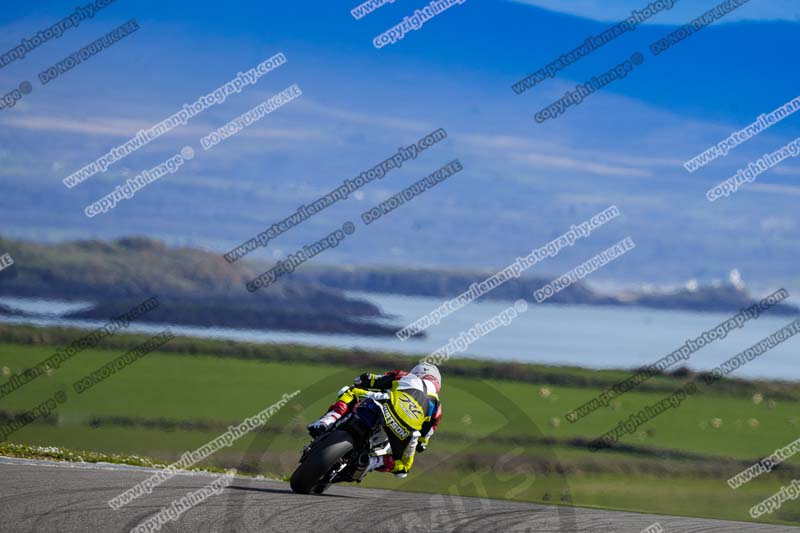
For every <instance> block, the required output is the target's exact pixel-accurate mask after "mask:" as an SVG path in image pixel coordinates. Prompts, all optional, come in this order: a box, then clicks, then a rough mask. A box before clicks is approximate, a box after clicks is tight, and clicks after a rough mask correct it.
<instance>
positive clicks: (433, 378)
mask: <svg viewBox="0 0 800 533" xmlns="http://www.w3.org/2000/svg"><path fill="white" fill-rule="evenodd" d="M411 373H412V374H414V375H415V376H417V377H418V378H420V379H424V380H427V381H430V382H431V383H433V386H434V387H435V388H436V394H439V391H440V390H441V388H442V375H441V374H440V373H439V369H438V368H437V367H436V365H434V364H432V363H419V364H418V365H417V366H415V367H414V368H412V369H411Z"/></svg>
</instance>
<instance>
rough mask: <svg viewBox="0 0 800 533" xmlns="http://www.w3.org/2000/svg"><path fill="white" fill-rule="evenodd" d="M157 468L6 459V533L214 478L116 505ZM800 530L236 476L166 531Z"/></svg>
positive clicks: (144, 509) (70, 526)
mask: <svg viewBox="0 0 800 533" xmlns="http://www.w3.org/2000/svg"><path fill="white" fill-rule="evenodd" d="M154 471H155V470H153V469H147V468H139V467H126V466H120V465H107V464H86V463H62V462H51V461H33V460H26V459H11V458H0V532H3V533H5V532H15V533H16V532H29V531H30V532H34V531H35V532H51V531H53V532H56V531H57V532H62V533H73V532H81V533H83V532H103V533H105V532H129V531H131V530H132V529H133V528H135V527H136V526H137V525H139V524H141V523H143V522H145V521H146V520H147V519H148V518H150V517H152V516H154V515H156V514H157V513H158V512H159V511H160V510H161V508H162V507H165V506H169V505H170V504H171V502H172V501H174V500H177V499H179V498H181V497H183V496H186V494H187V493H189V492H192V491H195V490H197V489H199V488H201V487H204V486H206V485H208V484H210V483H211V482H212V481H214V479H215V478H217V477H218V476H217V475H213V474H207V473H186V474H180V475H177V476H175V477H174V478H173V479H170V480H168V481H167V482H165V483H164V484H163V485H161V486H159V487H156V488H155V489H153V491H152V493H151V494H146V495H144V496H142V497H141V498H138V499H136V500H134V501H132V502H130V503H129V504H127V505H125V506H124V507H122V508H121V509H119V510H116V511H115V510H112V509H111V508H110V507H109V505H108V503H107V502H108V500H109V499H111V498H113V497H115V496H117V495H119V494H120V493H121V492H123V491H125V490H127V489H129V488H131V487H132V486H133V485H135V484H136V483H139V482H140V481H142V480H144V479H145V478H147V477H149V476H150V475H151V474H152V473H153V472H154ZM656 523H658V524H660V526H661V528H662V529H663V531H664V532H665V533H673V532H675V533H678V532H687V533H688V532H692V533H701V532H731V531H741V532H745V531H746V532H750V531H753V532H779V531H793V532H798V531H800V528H795V527H786V526H766V525H758V524H752V523H747V522H727V521H720V520H706V519H699V518H682V517H673V516H663V515H648V514H638V513H632V512H622V511H607V510H598V509H586V508H573V507H565V506H556V505H553V506H548V505H537V504H530V503H521V502H511V501H502V500H484V499H479V498H464V497H452V496H446V497H445V496H438V495H432V494H422V493H409V492H394V491H387V490H376V489H363V488H359V487H357V486H353V485H340V486H334V487H331V488H330V489H329V491H328V492H326V493H325V495H323V496H302V495H297V494H294V493H292V491H291V489H290V488H289V485H288V483H283V482H280V481H273V480H266V479H254V478H250V477H244V476H237V477H235V478H234V479H233V481H232V483H231V484H230V485H229V486H228V487H226V488H225V489H224V490H223V491H222V494H220V495H217V496H212V497H211V498H209V499H208V500H206V501H204V502H202V503H200V504H198V505H196V506H194V507H192V508H191V509H189V510H188V511H186V512H185V513H183V514H181V515H180V516H179V517H178V518H177V520H175V521H170V522H167V523H165V524H163V526H162V527H161V529H159V531H163V532H171V533H172V532H192V533H198V532H202V533H204V532H225V533H228V532H273V531H274V532H292V533H299V532H307V531H313V532H328V531H331V532H337V533H338V532H341V533H357V532H362V531H364V532H366V531H370V532H376V533H382V532H397V533H399V532H405V531H408V532H412V531H413V532H421V531H437V532H439V531H442V532H462V533H473V532H474V533H478V532H485V531H509V532H524V531H528V532H563V533H567V532H573V531H586V532H630V533H639V532H641V531H642V530H643V529H645V528H647V527H649V526H652V525H654V524H656Z"/></svg>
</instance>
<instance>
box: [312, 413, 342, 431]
mask: <svg viewBox="0 0 800 533" xmlns="http://www.w3.org/2000/svg"><path fill="white" fill-rule="evenodd" d="M340 418H342V415H341V414H340V413H337V412H336V411H328V412H327V413H325V414H324V415H322V418H320V419H319V420H317V421H316V422H312V423H310V424H309V425H308V426H307V427H308V432H309V433H311V436H312V437H316V436H317V435H321V434H323V433H325V432H326V431H328V430H329V429H330V428H331V427H332V426H333V425H334V424H335V423H336V421H337V420H339V419H340Z"/></svg>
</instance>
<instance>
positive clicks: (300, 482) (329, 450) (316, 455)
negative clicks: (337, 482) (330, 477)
mask: <svg viewBox="0 0 800 533" xmlns="http://www.w3.org/2000/svg"><path fill="white" fill-rule="evenodd" d="M354 447H355V444H354V443H353V438H352V437H351V436H350V434H349V433H347V432H345V431H341V430H338V431H334V432H333V433H332V434H331V435H330V436H329V437H327V438H326V439H325V440H323V441H322V442H320V443H319V444H317V446H315V447H314V449H313V450H311V453H309V454H308V456H307V457H306V458H305V460H304V461H303V462H302V463H300V466H298V467H297V469H296V470H295V471H294V473H293V474H292V477H291V479H290V480H289V484H290V485H291V487H292V490H293V491H294V492H296V493H298V494H310V493H312V492H315V493H316V494H319V493H321V492H322V491H319V492H317V491H315V490H314V489H315V488H316V487H317V485H319V482H320V480H322V477H323V476H324V475H325V474H327V473H328V472H329V471H330V469H331V467H332V466H333V465H334V464H335V463H336V461H338V460H339V459H341V458H342V457H344V456H345V455H346V454H347V453H349V452H350V451H352V449H353V448H354ZM322 490H325V489H324V488H323V489H322Z"/></svg>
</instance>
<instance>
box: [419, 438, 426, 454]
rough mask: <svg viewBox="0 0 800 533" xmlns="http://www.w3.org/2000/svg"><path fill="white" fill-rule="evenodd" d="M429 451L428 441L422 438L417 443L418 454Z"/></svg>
mask: <svg viewBox="0 0 800 533" xmlns="http://www.w3.org/2000/svg"><path fill="white" fill-rule="evenodd" d="M427 449H428V439H425V438H420V439H419V441H417V453H422V452H424V451H425V450H427Z"/></svg>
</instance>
